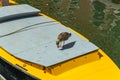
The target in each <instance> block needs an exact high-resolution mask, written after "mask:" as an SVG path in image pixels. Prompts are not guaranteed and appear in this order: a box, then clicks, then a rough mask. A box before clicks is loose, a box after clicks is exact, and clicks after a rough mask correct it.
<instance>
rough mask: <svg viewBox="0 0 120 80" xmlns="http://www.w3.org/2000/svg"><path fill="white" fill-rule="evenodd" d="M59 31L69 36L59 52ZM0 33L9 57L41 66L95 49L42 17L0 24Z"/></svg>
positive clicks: (0, 42)
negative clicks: (57, 42) (57, 43)
mask: <svg viewBox="0 0 120 80" xmlns="http://www.w3.org/2000/svg"><path fill="white" fill-rule="evenodd" d="M3 26H4V27H3ZM61 32H70V33H72V36H71V37H70V38H69V39H68V40H67V41H66V42H65V46H64V48H63V49H58V48H57V46H56V43H55V42H56V40H57V36H58V34H59V33H61ZM0 34H1V35H0V36H1V37H0V46H2V47H3V48H4V49H5V50H7V51H8V52H9V53H10V54H12V55H14V56H16V57H18V58H21V59H23V60H27V61H30V62H33V63H36V64H39V65H43V66H45V67H48V66H51V65H55V64H57V63H60V62H63V61H66V60H70V59H72V58H75V57H78V56H81V55H84V54H87V53H89V52H91V51H94V50H97V49H98V47H96V46H95V45H94V44H92V43H91V42H89V41H86V40H84V39H83V38H81V37H80V36H78V35H76V34H75V33H74V32H72V31H71V30H69V29H67V28H66V27H64V26H63V25H61V24H59V23H57V22H54V21H52V20H51V19H48V18H46V17H44V16H36V17H30V18H24V19H18V20H12V21H7V22H3V23H1V24H0Z"/></svg>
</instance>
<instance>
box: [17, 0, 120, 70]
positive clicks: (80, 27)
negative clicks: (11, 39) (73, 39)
mask: <svg viewBox="0 0 120 80" xmlns="http://www.w3.org/2000/svg"><path fill="white" fill-rule="evenodd" d="M16 1H17V2H18V3H25V4H26V3H27V4H30V5H32V6H34V7H36V8H38V9H40V10H41V12H42V13H44V14H46V15H48V16H50V17H52V18H54V19H56V20H58V21H59V22H61V23H62V24H64V25H66V26H68V27H71V28H72V29H74V30H76V31H78V32H79V33H81V34H82V35H84V36H85V37H87V38H88V39H89V40H90V41H91V42H93V43H94V44H95V45H97V46H98V47H100V48H101V49H102V50H103V51H104V52H106V54H107V55H108V56H109V57H110V58H111V59H112V60H113V61H114V62H115V63H116V64H117V65H118V67H119V68H120V4H115V3H112V2H111V0H16Z"/></svg>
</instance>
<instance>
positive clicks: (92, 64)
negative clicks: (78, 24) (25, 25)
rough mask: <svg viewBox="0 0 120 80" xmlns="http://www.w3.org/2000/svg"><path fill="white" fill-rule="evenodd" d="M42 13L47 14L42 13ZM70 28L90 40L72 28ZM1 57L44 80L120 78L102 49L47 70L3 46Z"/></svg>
mask: <svg viewBox="0 0 120 80" xmlns="http://www.w3.org/2000/svg"><path fill="white" fill-rule="evenodd" d="M10 1H11V0H10ZM40 15H43V16H46V15H44V14H41V13H40ZM46 17H48V16H46ZM48 18H50V17H48ZM50 19H52V18H50ZM52 20H54V19H52ZM54 21H56V20H54ZM58 23H60V22H58ZM60 24H61V23H60ZM68 29H70V30H71V31H73V32H74V33H76V34H77V35H79V36H81V37H82V38H84V39H85V40H87V41H89V40H88V39H87V38H85V37H84V36H82V35H81V34H79V33H77V32H76V31H74V30H72V29H71V28H68ZM100 54H101V55H100ZM0 57H1V58H3V59H4V60H6V61H8V62H9V63H10V64H11V65H13V66H15V67H17V68H20V67H22V68H20V69H21V70H22V71H24V72H25V73H28V74H30V75H32V76H35V77H37V78H39V79H42V80H120V70H119V68H118V67H117V66H116V65H115V64H114V62H113V61H112V60H111V59H110V58H109V57H108V56H107V55H106V54H105V53H104V52H103V51H102V50H101V49H99V50H97V51H94V52H91V53H88V54H87V55H83V56H80V57H77V58H74V59H72V60H69V61H66V62H63V63H59V64H57V65H54V66H51V67H48V68H46V70H42V66H40V65H37V64H33V63H30V62H27V61H24V60H20V59H18V58H15V57H14V56H13V55H11V54H9V53H8V52H7V51H5V50H4V49H3V48H2V47H0ZM19 66H20V67H19Z"/></svg>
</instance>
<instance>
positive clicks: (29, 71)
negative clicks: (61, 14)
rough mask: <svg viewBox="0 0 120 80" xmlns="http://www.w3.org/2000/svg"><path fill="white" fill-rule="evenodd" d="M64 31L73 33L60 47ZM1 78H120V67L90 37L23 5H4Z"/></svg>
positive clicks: (0, 35) (0, 22) (0, 13)
mask: <svg viewBox="0 0 120 80" xmlns="http://www.w3.org/2000/svg"><path fill="white" fill-rule="evenodd" d="M11 2H12V4H16V2H14V1H11V0H10V3H11ZM61 32H70V33H71V34H72V36H71V37H70V38H69V39H68V40H67V41H66V44H65V45H64V47H63V48H62V49H59V48H57V46H56V44H55V41H56V39H57V36H58V34H59V33H61ZM0 80H120V70H119V68H118V67H117V66H116V65H115V63H114V62H113V61H112V60H111V59H110V58H109V57H108V56H107V55H106V54H105V53H104V52H103V51H102V50H101V49H100V48H99V47H97V46H96V45H94V44H93V43H91V42H90V41H89V40H88V39H87V38H85V37H84V36H82V35H81V34H79V33H78V32H76V31H74V30H72V29H71V28H69V27H66V26H64V25H62V24H61V23H60V22H58V21H56V20H54V19H52V18H50V17H48V16H46V15H45V14H42V13H40V10H38V9H36V8H34V7H32V6H29V5H27V4H21V5H12V6H4V7H1V8H0Z"/></svg>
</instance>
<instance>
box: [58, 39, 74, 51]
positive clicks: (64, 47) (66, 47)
mask: <svg viewBox="0 0 120 80" xmlns="http://www.w3.org/2000/svg"><path fill="white" fill-rule="evenodd" d="M75 43H76V41H73V42H70V43H68V44H65V45H64V46H63V48H62V49H60V50H65V49H70V48H72V47H73V46H74V45H75Z"/></svg>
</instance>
